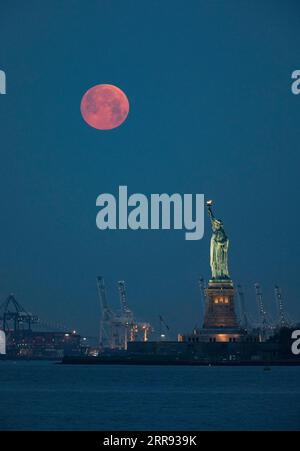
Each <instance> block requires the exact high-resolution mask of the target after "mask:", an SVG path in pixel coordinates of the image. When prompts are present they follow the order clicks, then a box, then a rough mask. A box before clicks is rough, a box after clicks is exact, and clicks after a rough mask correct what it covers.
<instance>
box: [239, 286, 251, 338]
mask: <svg viewBox="0 0 300 451" xmlns="http://www.w3.org/2000/svg"><path fill="white" fill-rule="evenodd" d="M237 294H238V300H239V307H240V317H241V326H242V327H243V328H244V329H248V327H249V320H248V315H247V311H246V305H245V296H244V290H243V288H242V286H241V285H240V284H238V285H237Z"/></svg>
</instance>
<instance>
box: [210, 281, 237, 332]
mask: <svg viewBox="0 0 300 451" xmlns="http://www.w3.org/2000/svg"><path fill="white" fill-rule="evenodd" d="M205 295H206V305H205V316H204V324H203V329H216V328H228V329H235V328H238V323H237V319H236V314H235V306H234V287H233V282H232V280H230V279H228V280H214V279H212V280H210V281H209V283H208V287H207V288H206V290H205Z"/></svg>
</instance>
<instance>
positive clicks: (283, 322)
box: [274, 285, 289, 327]
mask: <svg viewBox="0 0 300 451" xmlns="http://www.w3.org/2000/svg"><path fill="white" fill-rule="evenodd" d="M274 293H275V301H276V303H277V308H278V313H279V325H280V326H281V327H284V326H288V325H289V321H288V319H287V316H286V313H285V308H284V301H283V297H282V291H281V288H280V287H279V286H278V285H275V287H274Z"/></svg>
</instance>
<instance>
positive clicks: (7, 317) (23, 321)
mask: <svg viewBox="0 0 300 451" xmlns="http://www.w3.org/2000/svg"><path fill="white" fill-rule="evenodd" d="M0 321H1V322H2V327H1V328H2V329H3V331H4V332H10V331H13V332H18V331H19V330H21V329H24V326H25V327H26V328H27V330H31V326H32V324H37V323H38V322H39V318H38V317H37V316H36V315H33V314H32V313H29V312H27V311H26V310H25V308H24V307H23V306H22V305H21V304H20V303H19V302H18V301H17V300H16V298H15V296H14V294H13V293H11V294H10V295H9V296H8V298H7V299H6V300H5V301H4V302H3V303H2V304H1V305H0Z"/></svg>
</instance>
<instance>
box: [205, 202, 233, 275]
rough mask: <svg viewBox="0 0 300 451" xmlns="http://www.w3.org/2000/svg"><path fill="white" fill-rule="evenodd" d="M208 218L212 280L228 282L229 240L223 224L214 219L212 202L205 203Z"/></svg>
mask: <svg viewBox="0 0 300 451" xmlns="http://www.w3.org/2000/svg"><path fill="white" fill-rule="evenodd" d="M206 205H207V209H208V216H209V217H210V220H211V227H212V237H211V240H210V267H211V273H212V279H217V280H224V279H226V280H228V279H230V276H229V272H228V244H229V240H228V238H227V236H226V233H225V230H224V227H223V222H222V221H221V220H219V219H216V218H215V217H214V214H213V212H212V208H211V207H212V201H211V200H209V201H207V202H206Z"/></svg>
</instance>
